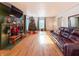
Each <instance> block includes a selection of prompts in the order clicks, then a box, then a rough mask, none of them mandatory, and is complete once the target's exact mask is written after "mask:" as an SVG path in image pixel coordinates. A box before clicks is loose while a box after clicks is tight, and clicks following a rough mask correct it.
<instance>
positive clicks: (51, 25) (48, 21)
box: [46, 17, 55, 30]
mask: <svg viewBox="0 0 79 59" xmlns="http://www.w3.org/2000/svg"><path fill="white" fill-rule="evenodd" d="M54 24H55V17H46V30H53V29H54Z"/></svg>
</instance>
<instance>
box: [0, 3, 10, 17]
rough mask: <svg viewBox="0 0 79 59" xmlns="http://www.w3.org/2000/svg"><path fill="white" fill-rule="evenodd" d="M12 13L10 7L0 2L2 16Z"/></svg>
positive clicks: (0, 14)
mask: <svg viewBox="0 0 79 59" xmlns="http://www.w3.org/2000/svg"><path fill="white" fill-rule="evenodd" d="M9 13H10V8H9V7H8V6H6V5H4V4H2V3H0V16H7V15H9Z"/></svg>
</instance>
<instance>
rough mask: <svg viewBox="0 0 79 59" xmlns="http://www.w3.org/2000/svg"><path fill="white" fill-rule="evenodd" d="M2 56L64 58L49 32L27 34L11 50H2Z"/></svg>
mask: <svg viewBox="0 0 79 59" xmlns="http://www.w3.org/2000/svg"><path fill="white" fill-rule="evenodd" d="M0 55H4V56H62V55H63V54H62V53H61V51H60V50H59V48H58V47H57V46H56V44H55V43H54V42H53V41H52V40H51V39H50V37H49V36H48V34H47V32H38V33H37V34H34V35H32V34H31V35H30V34H27V35H26V37H25V38H24V39H23V40H21V42H19V43H18V44H17V45H16V46H14V47H13V48H12V49H11V50H0Z"/></svg>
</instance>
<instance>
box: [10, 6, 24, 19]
mask: <svg viewBox="0 0 79 59" xmlns="http://www.w3.org/2000/svg"><path fill="white" fill-rule="evenodd" d="M11 14H12V15H15V16H16V17H18V18H20V17H21V16H22V15H23V12H22V11H21V10H19V9H18V8H16V7H15V6H11Z"/></svg>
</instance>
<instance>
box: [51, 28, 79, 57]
mask: <svg viewBox="0 0 79 59" xmlns="http://www.w3.org/2000/svg"><path fill="white" fill-rule="evenodd" d="M58 32H59V33H56V32H52V34H53V37H55V42H56V44H57V46H58V47H59V48H60V50H61V51H62V53H63V55H65V56H78V55H79V29H77V28H67V27H60V28H59V31H58Z"/></svg>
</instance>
